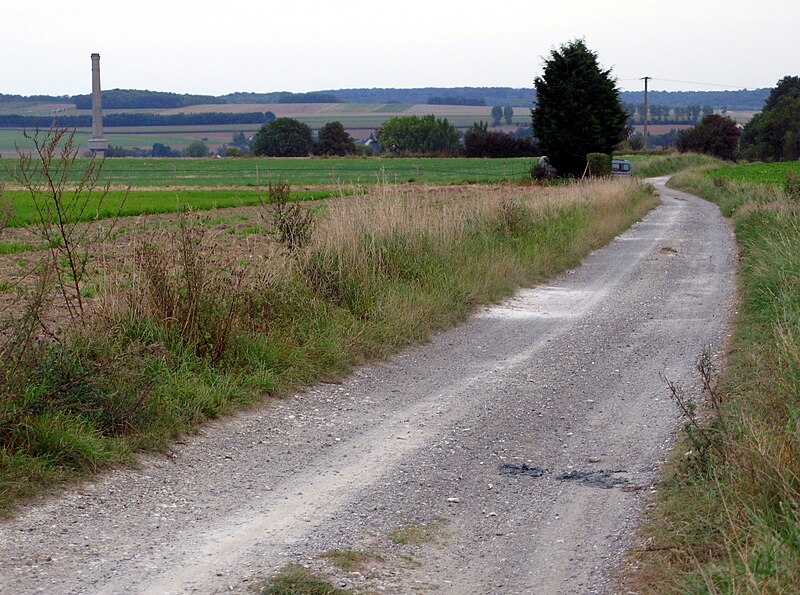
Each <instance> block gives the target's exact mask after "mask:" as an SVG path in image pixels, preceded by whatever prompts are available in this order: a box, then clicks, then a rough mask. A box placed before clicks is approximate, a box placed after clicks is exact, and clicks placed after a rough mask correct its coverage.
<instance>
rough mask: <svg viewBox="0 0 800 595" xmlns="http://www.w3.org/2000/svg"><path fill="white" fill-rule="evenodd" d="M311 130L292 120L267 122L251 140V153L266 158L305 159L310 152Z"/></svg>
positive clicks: (284, 119)
mask: <svg viewBox="0 0 800 595" xmlns="http://www.w3.org/2000/svg"><path fill="white" fill-rule="evenodd" d="M311 144H312V139H311V128H309V127H308V125H306V124H303V123H302V122H299V121H298V120H295V119H293V118H277V119H275V120H273V121H271V122H267V123H266V124H264V125H263V126H261V128H260V129H259V130H258V132H257V133H256V136H255V138H254V139H253V153H254V154H255V155H266V156H267V157H305V156H307V155H308V153H309V151H310V150H311Z"/></svg>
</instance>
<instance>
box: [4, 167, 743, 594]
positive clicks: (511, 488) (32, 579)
mask: <svg viewBox="0 0 800 595" xmlns="http://www.w3.org/2000/svg"><path fill="white" fill-rule="evenodd" d="M665 180H666V178H659V179H655V180H653V182H654V184H655V185H656V186H657V188H658V189H659V190H660V191H661V193H662V196H663V205H662V206H660V207H659V208H657V209H656V210H655V211H653V212H651V213H650V214H649V215H648V216H647V217H646V218H645V219H644V220H643V221H641V222H640V223H638V224H637V225H635V226H634V227H633V228H632V229H631V230H629V231H628V232H627V233H625V234H624V235H622V236H620V237H619V238H617V239H616V240H615V241H614V242H612V243H611V244H610V245H609V246H607V247H606V248H604V249H602V250H599V251H597V252H595V253H593V254H592V255H590V256H589V257H588V258H587V259H586V261H585V262H584V264H583V265H582V266H581V267H580V268H578V269H575V270H573V271H571V272H569V273H567V274H565V275H563V276H561V277H559V278H557V279H555V280H554V281H553V282H552V284H551V285H548V286H544V287H538V288H535V289H527V290H523V291H521V292H520V293H518V294H517V296H516V297H515V298H514V299H512V300H510V301H508V302H505V303H503V304H500V305H497V306H494V307H490V308H485V309H483V310H481V311H480V312H478V313H477V314H476V315H475V316H473V317H472V318H471V319H470V320H469V321H468V322H467V323H466V324H464V325H462V326H460V327H458V328H456V329H453V330H450V331H447V332H443V333H440V334H438V335H436V336H435V337H434V338H433V340H432V341H431V342H430V343H429V344H426V345H422V346H418V347H413V348H410V349H407V350H405V351H403V352H402V353H400V354H399V355H397V356H395V357H393V358H391V359H390V360H389V361H386V362H382V363H377V364H373V365H370V366H366V367H363V368H360V369H358V370H357V371H356V372H354V373H353V374H352V375H351V376H349V377H348V378H347V379H345V380H344V381H343V382H342V383H341V384H332V385H321V386H318V387H315V388H313V389H310V390H308V391H306V392H304V393H302V394H299V395H296V396H294V397H293V398H290V399H285V400H282V401H277V402H273V403H271V404H269V405H267V406H265V407H263V408H261V409H259V410H255V411H250V412H245V413H242V414H240V415H238V416H235V417H233V418H229V419H227V420H224V421H222V422H218V423H214V424H209V425H207V426H206V427H204V428H203V430H202V432H201V435H198V436H195V437H192V438H189V439H186V440H185V441H183V442H181V443H179V444H177V445H176V446H175V447H174V450H173V452H172V453H171V454H170V455H169V456H167V457H148V458H146V459H144V460H143V462H142V465H141V468H140V469H138V470H120V471H115V472H112V473H108V474H106V475H104V476H102V477H101V478H98V479H97V480H96V481H95V482H94V483H87V484H83V485H81V486H79V487H77V488H75V489H73V490H70V491H69V492H68V493H66V494H62V495H60V496H58V497H52V498H49V499H47V500H45V501H43V502H38V503H35V504H33V505H30V506H27V507H24V508H22V509H21V510H20V512H19V514H18V516H17V517H16V518H15V519H13V520H10V521H5V522H2V523H0V552H1V553H2V555H0V584H1V585H2V588H1V589H0V590H2V591H3V592H7V593H36V592H43V593H73V592H74V593H78V592H80V593H132V592H141V593H187V592H198V593H209V592H216V591H227V590H231V589H232V590H234V591H244V590H246V588H247V586H248V585H252V584H253V581H254V580H256V577H260V576H269V575H270V573H271V572H273V571H275V570H276V569H279V568H281V567H283V566H285V565H286V564H287V563H300V564H305V565H310V566H312V567H313V568H314V569H315V571H316V572H319V573H322V574H327V575H328V576H329V577H331V578H332V579H334V582H338V583H339V584H340V585H341V586H343V587H347V588H351V589H354V590H360V591H368V592H376V591H383V592H395V593H413V592H429V591H432V590H438V592H444V593H560V592H565V593H575V592H577V593H607V592H612V591H613V590H614V582H613V577H614V569H615V568H617V567H618V564H619V562H620V560H621V557H622V556H623V555H624V553H625V551H626V549H627V548H629V547H630V546H631V545H632V544H633V543H634V535H633V532H634V530H635V527H636V525H637V520H638V518H639V515H640V513H641V511H642V509H643V507H644V505H645V504H646V503H647V499H648V496H649V494H650V492H651V490H652V489H653V488H652V486H653V482H654V474H655V471H656V469H657V467H658V465H659V463H660V461H662V459H663V458H664V456H665V454H666V452H667V449H668V448H669V446H670V445H671V443H672V441H673V439H674V435H675V431H676V428H677V427H678V425H679V420H678V414H677V410H676V407H675V405H674V404H673V403H672V402H671V399H670V396H669V394H668V391H667V389H666V386H665V384H664V382H663V381H662V380H661V378H660V375H661V374H664V375H666V376H667V377H668V378H670V379H672V380H675V381H676V382H678V383H679V384H680V385H682V386H683V387H684V389H685V390H686V392H687V394H689V395H697V394H698V391H699V384H700V383H699V378H698V377H697V375H696V372H695V370H694V365H695V363H696V361H697V359H698V357H699V356H700V354H701V352H702V351H703V349H704V348H706V347H710V349H711V352H712V353H713V354H714V355H715V356H717V357H718V356H719V355H720V352H721V349H722V347H723V344H724V340H725V336H726V332H727V329H728V323H729V319H730V316H731V313H732V311H733V307H734V303H735V282H734V271H735V262H736V251H735V245H734V239H733V233H732V230H731V228H730V225H729V224H728V222H726V221H725V220H724V219H723V218H722V217H721V216H720V214H719V212H718V209H717V208H716V207H715V206H713V205H711V204H709V203H707V202H705V201H702V200H700V199H697V198H695V197H692V196H690V195H687V194H683V193H680V192H676V191H673V190H668V189H665V188H664V183H665ZM398 528H400V529H398ZM331 548H350V549H355V550H364V551H367V552H370V553H371V554H374V556H373V557H372V558H371V559H369V560H366V561H364V562H362V563H361V565H360V566H358V567H357V568H356V569H355V570H342V569H340V568H338V567H336V566H335V565H334V564H332V563H331V561H330V560H327V559H320V558H319V554H320V553H321V552H325V551H328V550H330V549H331Z"/></svg>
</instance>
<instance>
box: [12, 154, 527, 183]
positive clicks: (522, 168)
mask: <svg viewBox="0 0 800 595" xmlns="http://www.w3.org/2000/svg"><path fill="white" fill-rule="evenodd" d="M6 165H7V167H6V170H5V171H0V181H5V182H6V183H9V182H11V181H12V180H11V176H10V173H11V172H9V171H8V170H9V169H10V168H9V167H8V166H9V165H10V164H6ZM530 167H531V159H529V158H518V159H468V158H455V159H402V158H398V159H258V160H256V159H248V160H210V159H202V160H201V159H195V160H192V159H163V160H161V159H108V160H106V161H105V163H104V164H103V171H102V176H101V177H102V179H103V180H108V179H110V180H111V183H112V184H115V185H130V186H133V187H135V186H198V187H203V186H214V185H218V186H224V185H230V186H236V185H266V184H268V183H269V182H270V181H277V180H281V181H286V182H288V183H290V184H294V185H302V184H371V183H378V182H380V181H382V180H386V181H390V182H409V181H417V182H428V183H452V182H495V181H501V180H503V179H510V178H513V177H515V176H521V175H524V174H526V173H527V172H528V171H530ZM80 169H82V168H81V167H80V166H79V167H77V168H76V169H75V173H74V177H73V178H72V179H77V176H78V175H79V171H80Z"/></svg>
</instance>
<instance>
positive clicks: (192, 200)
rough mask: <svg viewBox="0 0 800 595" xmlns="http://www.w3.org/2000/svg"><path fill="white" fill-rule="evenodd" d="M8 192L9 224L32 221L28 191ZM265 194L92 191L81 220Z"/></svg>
mask: <svg viewBox="0 0 800 595" xmlns="http://www.w3.org/2000/svg"><path fill="white" fill-rule="evenodd" d="M347 194H350V192H349V191H345V190H343V191H336V190H306V191H297V192H292V193H291V197H290V200H291V201H314V200H322V199H325V198H331V197H334V196H342V195H347ZM9 195H10V196H11V198H12V202H13V216H12V218H11V220H10V222H9V227H23V226H26V225H30V224H33V223H35V222H36V220H37V211H36V206H35V204H34V202H33V200H32V198H31V196H30V194H28V193H26V192H23V191H18V192H13V191H10V192H9ZM265 195H266V193H265V192H262V191H260V190H226V189H217V190H188V189H177V190H167V191H165V190H146V191H135V190H133V191H130V192H125V191H123V190H111V191H109V192H108V193H107V194H106V195H105V197H104V198H103V200H102V201H100V198H101V193H99V192H94V193H93V194H92V195H91V196H90V197H89V200H88V202H87V208H86V210H85V214H84V217H83V220H84V221H87V220H90V219H96V218H99V219H104V218H108V217H117V216H119V217H125V216H134V215H155V214H160V213H176V212H182V211H186V210H192V211H208V210H212V209H225V208H230V207H246V206H252V205H258V204H261V202H262V201H263V200H266V197H265Z"/></svg>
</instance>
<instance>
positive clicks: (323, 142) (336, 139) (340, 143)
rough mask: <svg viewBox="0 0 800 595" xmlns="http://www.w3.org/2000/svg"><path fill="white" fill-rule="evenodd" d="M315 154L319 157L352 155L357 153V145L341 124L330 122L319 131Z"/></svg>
mask: <svg viewBox="0 0 800 595" xmlns="http://www.w3.org/2000/svg"><path fill="white" fill-rule="evenodd" d="M315 152H316V153H317V154H319V155H352V154H353V153H355V152H356V143H355V142H354V141H353V137H352V136H350V135H349V134H348V133H347V131H346V130H345V129H344V126H343V125H342V123H341V122H328V123H327V124H325V125H324V126H323V127H322V128H320V129H319V143H318V144H317V146H316V147H315Z"/></svg>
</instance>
